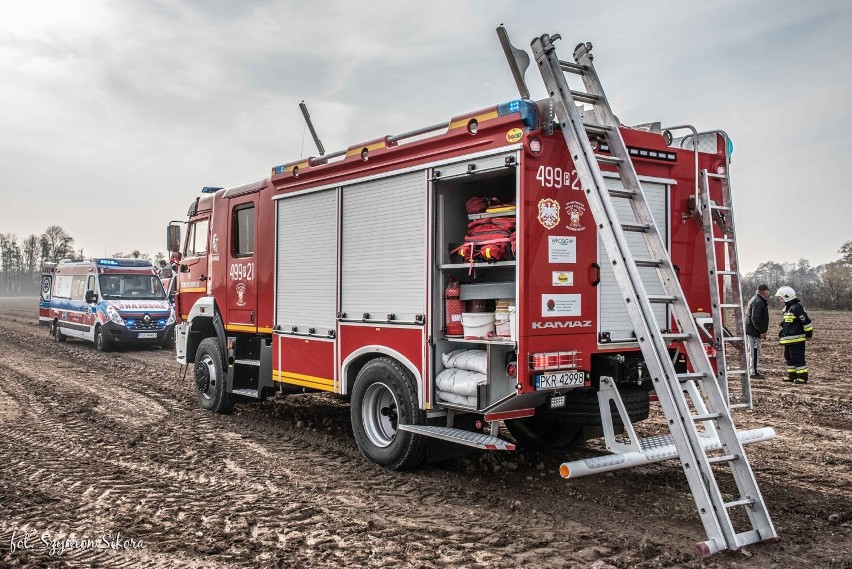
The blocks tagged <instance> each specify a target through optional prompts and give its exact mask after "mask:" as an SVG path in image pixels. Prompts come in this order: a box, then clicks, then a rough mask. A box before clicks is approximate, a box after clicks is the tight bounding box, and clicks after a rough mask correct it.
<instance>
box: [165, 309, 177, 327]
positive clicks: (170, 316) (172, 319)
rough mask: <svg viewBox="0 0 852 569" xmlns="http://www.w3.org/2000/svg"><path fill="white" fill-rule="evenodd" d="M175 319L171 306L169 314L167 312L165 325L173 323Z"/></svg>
mask: <svg viewBox="0 0 852 569" xmlns="http://www.w3.org/2000/svg"><path fill="white" fill-rule="evenodd" d="M175 320H176V318H175V309H174V308H172V313H171V314H169V319H168V320H166V326H169V325H170V324H174V323H175Z"/></svg>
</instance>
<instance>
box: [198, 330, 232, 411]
mask: <svg viewBox="0 0 852 569" xmlns="http://www.w3.org/2000/svg"><path fill="white" fill-rule="evenodd" d="M194 375H195V394H196V396H197V397H198V403H199V404H200V405H201V407H202V408H204V409H207V410H208V411H213V412H214V413H228V412H230V411H231V409H233V408H234V402H233V400H232V399H231V397H230V395H229V394H228V393H226V392H225V374H224V372H223V370H222V352H221V349H220V348H219V340H218V339H217V338H205V339H204V340H202V341H201V344H199V346H198V351H197V352H196V353H195V374H194Z"/></svg>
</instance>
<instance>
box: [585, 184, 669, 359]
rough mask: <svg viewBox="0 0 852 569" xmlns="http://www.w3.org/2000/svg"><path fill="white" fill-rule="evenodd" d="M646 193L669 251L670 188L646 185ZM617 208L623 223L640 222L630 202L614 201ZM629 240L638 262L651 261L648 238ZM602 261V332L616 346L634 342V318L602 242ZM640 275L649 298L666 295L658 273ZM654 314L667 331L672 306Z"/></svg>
mask: <svg viewBox="0 0 852 569" xmlns="http://www.w3.org/2000/svg"><path fill="white" fill-rule="evenodd" d="M606 184H607V187H610V188H621V187H622V185H621V180H618V179H614V178H606ZM642 189H643V191H644V192H645V199H646V200H647V201H648V207H649V208H650V210H651V215H652V216H653V218H654V221H655V222H656V223H657V227H658V228H659V230H660V234H661V236H662V237H663V242H664V243H665V244H666V247H668V239H669V227H668V219H669V215H668V207H667V206H668V186H666V185H664V184H659V183H652V182H642ZM613 204H614V205H615V209H616V212H617V213H618V216H619V218H620V220H621V222H622V223H635V222H636V216H635V215H634V214H633V209H632V208H631V207H630V200H628V199H625V198H613ZM626 237H627V241H628V244H629V245H630V251H631V252H632V254H633V257H634V258H635V259H650V258H651V255H650V253H649V252H648V247H647V245H646V244H645V238H644V237H643V236H642V234H641V233H634V232H628V233H626ZM598 259H600V265H601V284H600V285H599V286H598V301H599V302H598V306H599V307H600V308H599V311H600V318H599V320H598V322H599V331H601V332H609V333H610V337H611V339H612V341H613V342H620V341H630V340H633V339H634V337H633V325H632V324H631V323H630V317H629V316H628V314H627V308H626V307H625V305H624V299H623V298H622V295H621V290H620V289H619V288H618V283H617V282H616V280H615V274H614V272H613V270H612V263H611V262H610V260H609V256H608V255H607V254H606V250H605V249H604V246H603V243H602V242H601V241H600V239H599V240H598ZM639 273H640V274H641V275H642V280H643V282H644V283H645V290H646V291H647V292H648V294H664V291H663V287H662V284H661V283H660V280H659V278H658V277H657V269H654V268H649V267H640V268H639ZM654 314H655V315H656V317H657V321H658V322H660V323H661V324H662V325H663V326H665V327H666V328H667V327H668V325H667V323H668V306H666V305H664V304H655V305H654Z"/></svg>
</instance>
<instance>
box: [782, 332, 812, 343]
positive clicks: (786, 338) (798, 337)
mask: <svg viewBox="0 0 852 569" xmlns="http://www.w3.org/2000/svg"><path fill="white" fill-rule="evenodd" d="M805 340H807V338H805V335H804V334H797V335H795V336H784V337H783V338H781V339H780V340H778V343H779V344H795V343H797V342H804V341H805Z"/></svg>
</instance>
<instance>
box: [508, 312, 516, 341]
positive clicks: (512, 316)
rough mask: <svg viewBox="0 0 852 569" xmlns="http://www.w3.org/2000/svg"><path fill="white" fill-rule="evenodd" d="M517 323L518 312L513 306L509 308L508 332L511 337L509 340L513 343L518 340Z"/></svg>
mask: <svg viewBox="0 0 852 569" xmlns="http://www.w3.org/2000/svg"><path fill="white" fill-rule="evenodd" d="M517 321H518V310H517V308H515V307H514V306H510V307H509V332H510V334H511V335H510V336H509V338H510V339H511V340H512V341H513V342H515V341H516V340H517V339H518V338H517V332H516V330H517V329H518V327H517Z"/></svg>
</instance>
